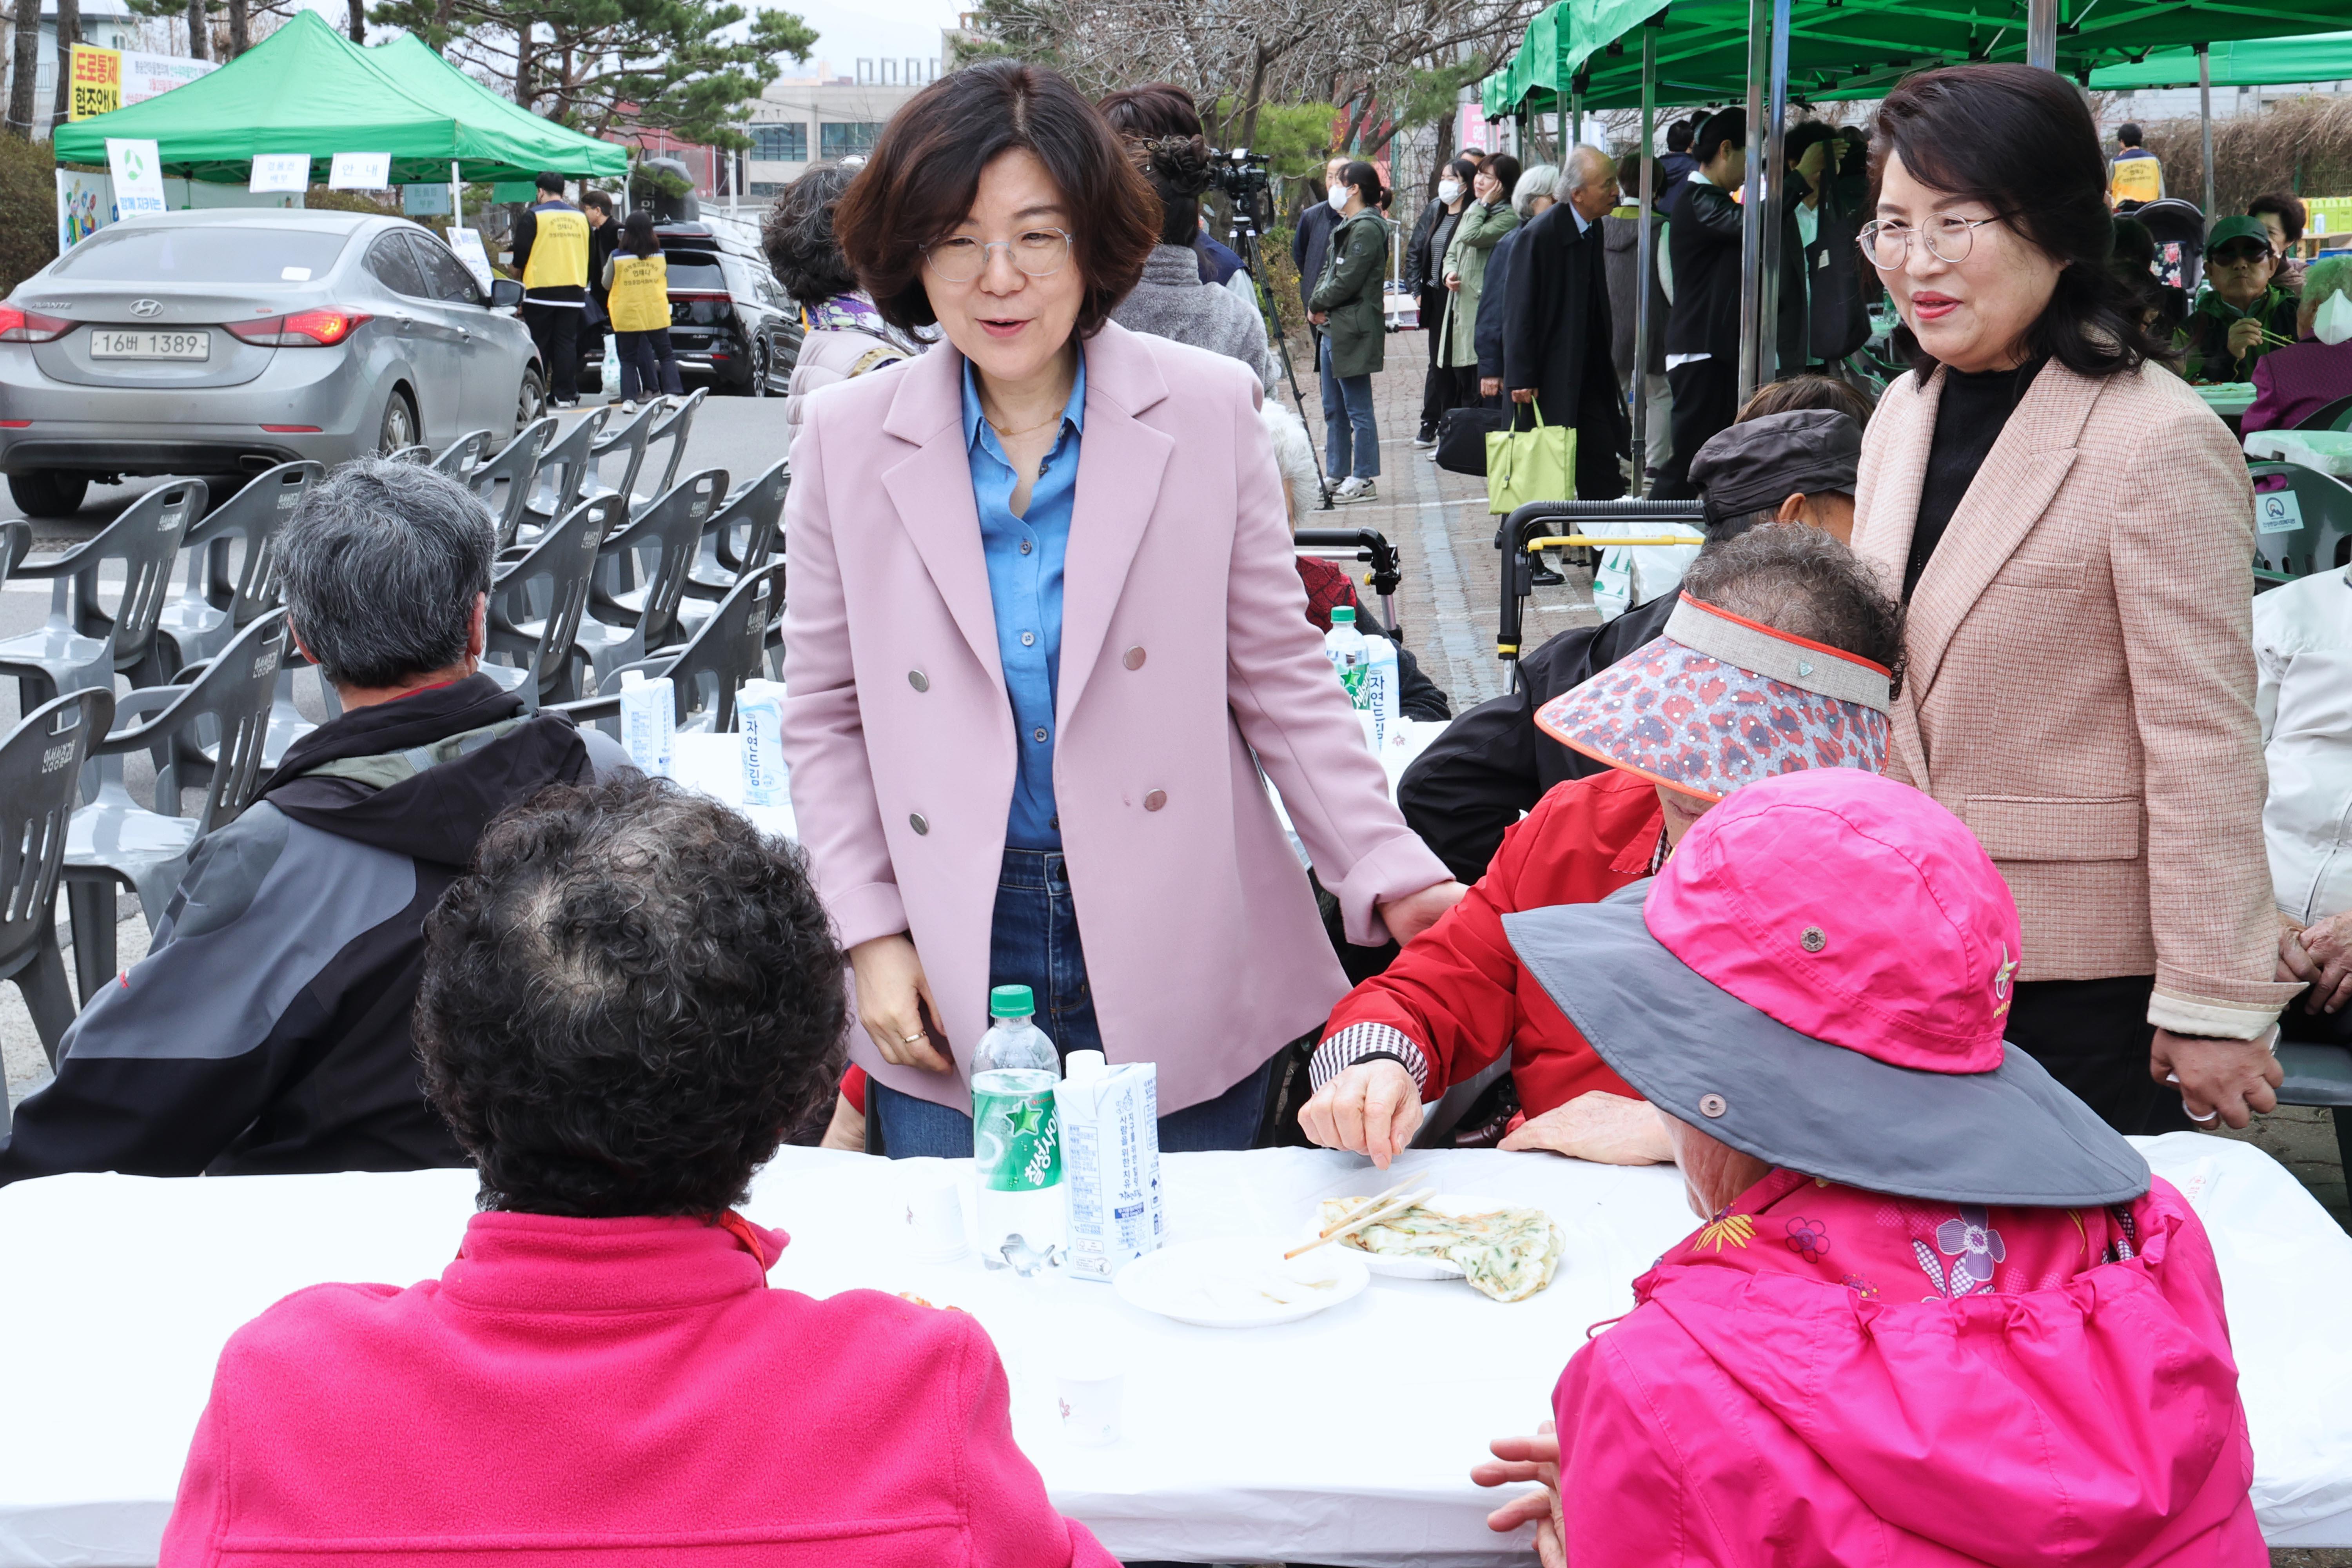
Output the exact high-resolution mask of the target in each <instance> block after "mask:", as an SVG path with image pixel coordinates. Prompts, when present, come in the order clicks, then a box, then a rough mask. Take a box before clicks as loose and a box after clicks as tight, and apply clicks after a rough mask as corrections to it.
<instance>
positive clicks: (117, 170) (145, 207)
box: [106, 136, 165, 217]
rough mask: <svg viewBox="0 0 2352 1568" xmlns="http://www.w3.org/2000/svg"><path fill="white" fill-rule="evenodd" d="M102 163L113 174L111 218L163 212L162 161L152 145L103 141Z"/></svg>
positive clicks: (151, 143) (111, 140)
mask: <svg viewBox="0 0 2352 1568" xmlns="http://www.w3.org/2000/svg"><path fill="white" fill-rule="evenodd" d="M106 163H107V167H108V168H109V169H110V170H111V171H112V172H113V174H114V216H117V217H139V216H143V215H145V214H148V213H160V212H163V211H164V210H165V207H164V203H163V158H162V156H161V155H160V154H159V153H157V152H156V151H155V143H154V142H129V141H124V140H122V139H121V138H119V137H114V136H110V137H108V138H107V139H106Z"/></svg>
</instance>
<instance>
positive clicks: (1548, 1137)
mask: <svg viewBox="0 0 2352 1568" xmlns="http://www.w3.org/2000/svg"><path fill="white" fill-rule="evenodd" d="M1501 1146H1502V1147H1503V1148H1505V1149H1513V1150H1517V1149H1549V1150H1550V1151H1551V1152H1553V1153H1555V1154H1566V1155H1568V1156H1570V1158H1571V1159H1577V1160H1590V1161H1591V1162H1593V1163H1595V1164H1600V1165H1664V1164H1671V1163H1673V1161H1674V1157H1675V1149H1674V1145H1673V1144H1672V1143H1671V1142H1667V1139H1666V1129H1665V1126H1664V1123H1663V1122H1661V1121H1659V1120H1658V1113H1657V1112H1656V1111H1655V1110H1652V1109H1651V1107H1650V1102H1649V1101H1648V1100H1628V1099H1626V1098H1625V1097H1624V1096H1623V1095H1622V1094H1612V1093H1610V1092H1609V1091H1608V1090H1607V1089H1588V1090H1586V1091H1585V1092H1584V1093H1582V1094H1580V1095H1578V1096H1577V1097H1576V1098H1575V1099H1574V1100H1570V1101H1569V1102H1568V1103H1567V1104H1566V1105H1555V1106H1553V1107H1552V1108H1551V1109H1550V1110H1547V1111H1545V1112H1544V1113H1543V1114H1542V1115H1540V1116H1530V1117H1528V1119H1527V1120H1526V1121H1522V1122H1520V1123H1519V1124H1518V1125H1517V1127H1514V1128H1512V1129H1511V1131H1509V1132H1508V1133H1507V1134H1506V1135H1505V1136H1504V1139H1503V1142H1502V1145H1501Z"/></svg>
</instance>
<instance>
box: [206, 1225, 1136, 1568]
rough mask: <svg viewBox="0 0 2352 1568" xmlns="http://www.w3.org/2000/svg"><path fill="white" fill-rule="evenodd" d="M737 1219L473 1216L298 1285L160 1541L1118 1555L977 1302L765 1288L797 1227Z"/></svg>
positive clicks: (604, 1562)
mask: <svg viewBox="0 0 2352 1568" xmlns="http://www.w3.org/2000/svg"><path fill="white" fill-rule="evenodd" d="M729 1219H730V1222H731V1224H732V1225H733V1226H736V1227H738V1228H733V1229H730V1228H724V1227H722V1226H713V1225H705V1224H703V1223H702V1222H700V1221H698V1220H691V1219H562V1218H557V1217H554V1216H551V1215H527V1214H481V1215H475V1216H474V1218H473V1220H472V1221H471V1223H470V1224H468V1225H467V1227H466V1241H465V1245H464V1247H461V1248H460V1249H459V1251H458V1254H457V1260H456V1261H455V1262H453V1263H451V1264H450V1265H449V1267H448V1268H447V1269H446V1270H445V1271H444V1272H443V1274H442V1276H441V1278H440V1279H428V1280H426V1281H425V1282H424V1283H423V1284H421V1285H412V1286H410V1287H409V1288H408V1289H404V1290H401V1289H394V1288H393V1287H392V1286H389V1285H320V1286H316V1287H313V1288H312V1289H308V1290H303V1291H299V1292H297V1293H296V1294H294V1295H291V1296H289V1297H287V1298H286V1300H282V1301H280V1302H278V1304H277V1305H276V1306H274V1307H272V1308H270V1309H269V1310H268V1311H267V1312H264V1313H263V1314H262V1315H261V1316H260V1317H258V1318H257V1319H255V1320H254V1321H252V1322H250V1323H247V1325H246V1326H245V1327H244V1328H242V1329H239V1330H238V1331H236V1334H235V1335H234V1336H233V1337H232V1338H231V1339H230V1340H229V1342H228V1346H227V1348H226V1349H225V1350H224V1351H223V1352H221V1359H220V1367H219V1370H218V1371H217V1372H216V1373H215V1375H214V1378H213V1394H212V1403H211V1404H210V1405H207V1406H206V1407H205V1414H204V1419H203V1420H202V1421H201V1422H199V1423H198V1425H197V1427H196V1436H195V1442H194V1446H193V1447H191V1449H190V1450H189V1454H188V1462H187V1468H186V1469H185V1470H184V1471H183V1473H182V1475H181V1477H180V1497H179V1503H178V1506H177V1507H175V1508H174V1509H173V1512H172V1520H171V1523H170V1524H169V1526H167V1527H166V1529H165V1531H164V1533H163V1556H162V1563H163V1568H212V1565H215V1564H257V1563H270V1564H278V1565H279V1568H291V1565H293V1564H297V1563H300V1564H319V1563H328V1562H331V1561H332V1562H338V1563H352V1564H368V1565H370V1568H393V1565H394V1564H415V1565H417V1568H493V1565H496V1568H504V1565H508V1564H512V1563H517V1562H541V1563H558V1562H562V1563H596V1564H599V1565H600V1568H678V1565H682V1564H698V1563H699V1564H709V1565H710V1568H739V1565H742V1564H750V1563H759V1564H761V1568H784V1565H788V1564H809V1565H812V1568H813V1565H816V1564H823V1565H824V1568H918V1565H923V1568H928V1565H929V1564H932V1563H961V1564H968V1565H970V1568H1117V1564H1116V1563H1114V1562H1113V1561H1112V1559H1111V1557H1110V1554H1109V1553H1108V1552H1105V1551H1104V1550H1103V1549H1102V1548H1101V1547H1100V1546H1099V1545H1097V1543H1096V1542H1095V1539H1094V1537H1093V1536H1091V1535H1089V1534H1088V1533H1087V1531H1086V1529H1085V1527H1083V1526H1081V1525H1077V1524H1073V1523H1071V1522H1069V1521H1066V1520H1065V1519H1063V1518H1062V1517H1061V1516H1060V1515H1059V1514H1057V1513H1056V1512H1055V1510H1054V1507H1053V1505H1052V1503H1050V1502H1049V1501H1047V1500H1046V1497H1045V1484H1044V1483H1043V1482H1042V1481H1041V1480H1040V1479H1038V1476H1037V1472H1036V1470H1035V1468H1034V1467H1032V1466H1031V1465H1030V1463H1029V1461H1028V1459H1027V1458H1024V1456H1023V1455H1022V1452H1021V1450H1020V1449H1019V1448H1018V1447H1015V1446H1014V1444H1013V1426H1012V1420H1011V1412H1010V1408H1009V1394H1008V1391H1007V1389H1006V1386H1005V1378H1004V1369H1003V1366H1002V1365H1001V1364H1000V1363H998V1361H997V1359H996V1351H995V1347H994V1346H992V1344H991V1343H990V1342H989V1339H988V1335H987V1334H986V1333H985V1332H984V1331H982V1329H981V1326H980V1325H979V1323H978V1322H976V1321H973V1320H972V1319H971V1318H969V1317H967V1316H965V1315H964V1314H963V1313H961V1312H956V1311H937V1310H932V1309H931V1308H929V1307H919V1306H916V1305H914V1304H913V1303H911V1302H908V1301H903V1300H899V1299H898V1298H897V1297H895V1296H885V1295H881V1294H879V1293H877V1292H875V1291H871V1290H847V1291H844V1292H843V1293H842V1294H840V1295H838V1296H835V1297H832V1298H830V1299H829V1300H822V1301H819V1300H811V1299H810V1298H809V1297H806V1296H803V1295H802V1294H800V1293H799V1292H798V1291H795V1290H772V1289H769V1288H768V1281H767V1277H766V1266H767V1265H768V1264H769V1263H772V1261H774V1259H775V1257H776V1252H777V1249H778V1248H780V1247H782V1244H783V1240H784V1237H783V1233H782V1232H781V1231H771V1230H763V1229H760V1228H758V1227H755V1226H751V1225H749V1224H747V1223H745V1222H743V1221H741V1220H739V1219H735V1218H734V1216H731V1215H730V1216H729ZM754 1245H756V1246H757V1247H759V1248H760V1250H759V1251H758V1252H757V1253H756V1254H755V1253H754V1252H753V1251H751V1247H753V1246H754Z"/></svg>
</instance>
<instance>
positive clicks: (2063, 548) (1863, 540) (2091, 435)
mask: <svg viewBox="0 0 2352 1568" xmlns="http://www.w3.org/2000/svg"><path fill="white" fill-rule="evenodd" d="M1872 163H1873V174H1874V185H1875V187H1876V194H1875V196H1874V205H1875V208H1876V215H1875V221H1874V223H1873V224H1871V225H1870V226H1868V227H1867V228H1865V230H1864V234H1863V237H1862V240H1863V246H1864V254H1865V255H1866V256H1867V257H1868V258H1870V259H1871V261H1872V262H1873V264H1874V265H1875V266H1876V267H1877V268H1879V271H1880V274H1881V276H1882V277H1884V278H1885V280H1886V284H1887V289H1888V291H1889V292H1890V294H1892V296H1893V297H1894V299H1895V304H1896V308H1897V309H1898V310H1900V311H1901V313H1902V316H1903V320H1904V323H1905V326H1906V329H1907V331H1908V332H1909V333H1910V335H1911V337H1912V340H1913V342H1914V344H1916V353H1917V355H1918V359H1917V369H1916V373H1915V374H1909V375H1906V376H1904V377H1902V378H1901V379H1900V380H1899V381H1898V382H1897V383H1896V384H1895V385H1894V386H1893V387H1891V388H1890V389H1889V390H1888V392H1887V395H1886V396H1885V400H1884V401H1883V402H1882V403H1881V404H1880V405H1879V408H1878V411H1877V413H1876V414H1875V415H1874V416H1873V417H1872V419H1871V421H1870V426H1869V433H1868V436H1867V437H1866V439H1865V442H1864V450H1863V459H1862V472H1861V476H1860V479H1859V483H1858V493H1857V494H1856V496H1855V511H1856V516H1855V529H1854V546H1855V548H1856V549H1857V550H1858V551H1859V552H1861V553H1862V554H1863V555H1864V557H1866V558H1868V559H1871V560H1874V561H1875V562H1877V563H1880V564H1881V565H1882V566H1883V567H1884V569H1885V570H1886V571H1887V573H1888V574H1889V575H1890V576H1891V577H1895V576H1899V578H1900V580H1901V584H1902V588H1903V593H1904V597H1905V599H1906V603H1907V604H1908V605H1909V609H1910V617H1909V626H1908V630H1907V633H1906V639H1905V647H1906V668H1905V671H1904V676H1903V687H1904V689H1903V692H1902V695H1901V698H1900V700H1899V701H1898V703H1897V706H1896V710H1895V735H1894V746H1893V749H1892V752H1891V754H1890V756H1889V757H1888V760H1887V772H1888V773H1890V774H1892V775H1894V776H1895V777H1897V778H1902V779H1906V780H1908V781H1909V782H1910V783H1912V784H1916V785H1918V786H1919V787H1920V788H1922V789H1925V790H1927V791H1928V792H1929V793H1930V794H1932V795H1935V797H1936V798H1937V800H1939V801H1941V802H1942V803H1943V804H1944V805H1946V806H1948V807H1949V808H1950V809H1951V810H1952V811H1953V812H1954V813H1956V814H1957V815H1958V816H1959V817H1960V818H1961V820H1963V821H1965V822H1966V823H1968V825H1969V827H1970V828H1971V829H1972V830H1973V831H1974V832H1975V833H1976V835H1977V837H1978V838H1979V840H1980V841H1981V842H1982V843H1983V844H1984V847H1985V848H1986V849H1987V851H1988V852H1990V854H1991V856H1992V858H1993V859H1994V861H1995V862H1996V863H1997V864H1998V865H1999V866H2000V868H2001V872H2002V874H2003V875H2004V876H2005V877H2006V878H2007V879H2009V885H2010V889H2011V891H2012V892H2013V893H2014V894H2015V895H2016V898H2017V903H2018V910H2019V912H2020V913H2021V915H2022V916H2023V919H2024V947H2025V951H2024V952H2022V953H2021V954H2018V955H2016V958H2015V960H2014V962H2015V963H2016V965H2017V968H2016V971H2015V977H2014V994H2013V996H2012V998H2011V1013H2010V1022H2009V1026H2008V1030H2007V1033H2008V1037H2009V1039H2010V1040H2011V1042H2012V1043H2013V1044H2015V1045H2017V1046H2019V1047H2022V1048H2023V1049H2024V1050H2026V1051H2028V1052H2029V1053H2031V1054H2032V1056H2033V1057H2034V1058H2036V1059H2038V1060H2040V1061H2041V1062H2042V1065H2043V1066H2044V1067H2046V1068H2049V1069H2050V1070H2051V1072H2052V1073H2053V1076H2055V1077H2057V1078H2058V1079H2060V1081H2062V1082H2063V1083H2065V1084H2066V1085H2067V1086H2068V1087H2069V1088H2071V1089H2074V1091H2075V1093H2077V1094H2078V1095H2080V1096H2082V1098H2083V1099H2084V1100H2085V1101H2087V1102H2088V1103H2089V1104H2090V1105H2091V1106H2092V1107H2093V1109H2095V1110H2097V1111H2098V1112H2099V1113H2100V1114H2101V1115H2102V1116H2103V1117H2105V1118H2106V1120H2107V1121H2109V1122H2111V1123H2112V1124H2114V1125H2115V1126H2116V1127H2117V1128H2118V1129H2120V1130H2121V1131H2126V1132H2157V1131H2168V1130H2170V1129H2175V1128H2179V1127H2185V1126H2187V1125H2189V1121H2199V1122H2204V1123H2210V1122H2211V1121H2212V1120H2213V1119H2214V1117H2215V1116H2216V1115H2219V1116H2220V1117H2221V1118H2222V1119H2223V1120H2225V1121H2228V1122H2229V1123H2230V1125H2231V1126H2233V1127H2240V1126H2243V1125H2244V1124H2245V1122H2246V1121H2247V1118H2248V1113H2249V1111H2263V1110H2270V1109H2272V1107H2273V1105H2274V1104H2275V1103H2276V1101H2275V1099H2274V1097H2273V1094H2272V1089H2273V1088H2274V1087H2275V1085H2276V1084H2277V1082H2278V1079H2279V1072H2278V1068H2277V1066H2276V1064H2275V1062H2274V1061H2273V1058H2272V1057H2271V1055H2270V1049H2269V1037H2270V1036H2271V1035H2272V1033H2273V1027H2272V1026H2273V1020H2274V1019H2275V1017H2276V1016H2277V1014H2278V1010H2279V1008H2280V1007H2281V1005H2284V1002H2285V1001H2286V1000H2287V999H2288V998H2289V997H2291V996H2292V995H2293V994H2294V991H2295V987H2294V985H2293V984H2282V983H2280V981H2279V980H2278V979H2277V978H2276V967H2277V934H2276V923H2275V921H2274V919H2273V915H2272V913H2271V896H2270V888H2269V883H2268V880H2267V861H2266V859H2265V858H2264V852H2263V837H2262V808H2263V787H2264V774H2263V756H2262V741H2261V734H2260V731H2259V729H2258V727H2257V725H2256V722H2255V718H2254V708H2253V692H2254V665H2253V654H2252V643H2251V630H2250V613H2249V612H2250V602H2251V598H2252V583H2251V578H2250V576H2249V565H2248V563H2249V562H2250V560H2251V559H2252V530H2253V494H2252V488H2251V486H2250V484H2249V483H2248V480H2247V477H2246V468H2245V463H2244V460H2243V459H2242V458H2241V457H2240V455H2239V453H2238V451H2237V448H2236V446H2235V444H2234V442H2233V441H2232V440H2231V436H2230V432H2229V430H2228V429H2227V427H2225V426H2223V425H2222V424H2221V421H2220V420H2218V419H2216V418H2215V417H2214V416H2212V414H2211V413H2210V411H2208V410H2207V409H2206V407H2205V406H2204V405H2203V404H2202V403H2201V402H2200V401H2199V400H2198V398H2197V397H2196V396H2195V395H2194V394H2192V393H2191V392H2190V391H2189V388H2188V387H2187V386H2186V385H2185V384H2182V383H2181V382H2180V380H2179V378H2178V377H2177V376H2175V375H2174V374H2172V373H2171V372H2170V371H2169V370H2167V369H2166V368H2164V367H2163V366H2162V365H2161V364H2159V363H2155V362H2154V360H2153V358H2152V357H2151V356H2153V355H2155V354H2157V353H2160V351H2159V350H2158V347H2157V345H2155V344H2154V343H2153V342H2149V341H2148V340H2147V339H2146V338H2145V337H2143V336H2142V335H2141V333H2140V332H2139V331H2138V329H2137V327H2136V326H2135V325H2134V324H2133V322H2132V320H2131V318H2130V317H2129V316H2128V315H2127V314H2126V308H2125V302H2124V297H2123V294H2122V291H2121V289H2122V286H2121V285H2120V284H2119V283H2118V282H2117V281H2116V279H2115V278H2114V277H2113V275H2112V274H2110V273H2109V272H2108V270H2107V268H2106V267H2105V257H2106V253H2107V250H2108V247H2109V243H2110V239H2111V236H2112V232H2113V231H2112V224H2111V220H2110V219H2109V217H2108V216H2107V212H2106V207H2105V200H2104V190H2105V169H2104V165H2103V164H2102V163H2101V161H2100V154H2099V145H2098V138H2097V132H2095V129H2094V127H2093V125H2092V121H2091V118H2090V114H2089V111H2088V110H2087V109H2086V108H2085V107H2084V103H2083V100H2082V99H2081V97H2080V96H2079V95H2078V94H2077V93H2076V92H2075V90H2074V88H2073V87H2072V86H2070V85H2069V84H2067V83H2066V82H2064V81H2063V80H2062V79H2060V78H2058V77H2055V76H2053V75H2052V74H2051V73H2049V72H2047V71H2040V70H2032V69H2030V68H2026V67H2023V66H1968V67H1958V68H1951V69H1947V70H1937V71H1929V72H1926V73H1923V74H1921V75H1919V76H1916V77H1913V78H1911V79H1908V80H1906V81H1905V82H1904V83H1902V84H1901V85H1900V86H1899V87H1898V88H1897V89H1895V92H1894V93H1893V94H1892V95H1890V96H1889V98H1888V99H1887V100H1886V103H1885V108H1884V109H1883V110H1881V112H1880V116H1879V121H1878V126H1877V130H1876V135H1875V138H1874V145H1873V148H1872Z"/></svg>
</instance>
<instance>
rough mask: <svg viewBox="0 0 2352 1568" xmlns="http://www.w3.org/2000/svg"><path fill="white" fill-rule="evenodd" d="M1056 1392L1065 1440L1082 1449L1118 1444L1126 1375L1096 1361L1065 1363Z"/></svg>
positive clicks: (1055, 1387) (1058, 1374) (1057, 1378)
mask: <svg viewBox="0 0 2352 1568" xmlns="http://www.w3.org/2000/svg"><path fill="white" fill-rule="evenodd" d="M1054 1391H1055V1396H1056V1397H1057V1398H1058V1399H1059V1400H1060V1402H1061V1409H1062V1436H1064V1437H1065V1438H1066V1439H1067V1440H1068V1441H1070V1442H1072V1443H1075V1444H1076V1445H1077V1446H1078V1447H1081V1448H1107V1447H1110V1445H1112V1444H1113V1443H1116V1442H1118V1436H1119V1425H1118V1415H1119V1404H1120V1402H1121V1400H1122V1399H1123V1398H1124V1397H1125V1395H1126V1393H1127V1373H1124V1372H1121V1371H1119V1370H1118V1368H1116V1367H1113V1366H1108V1365H1106V1364H1105V1363H1103V1362H1101V1361H1100V1360H1097V1359H1085V1360H1074V1361H1066V1362H1065V1363H1063V1364H1062V1365H1061V1367H1060V1368H1059V1369H1058V1370H1057V1371H1056V1372H1055V1377H1054Z"/></svg>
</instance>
